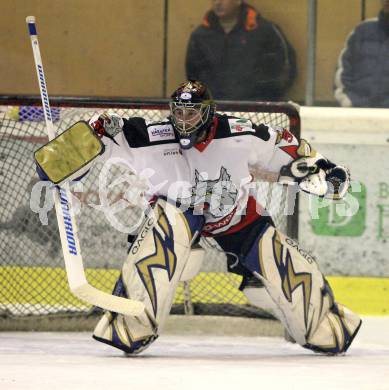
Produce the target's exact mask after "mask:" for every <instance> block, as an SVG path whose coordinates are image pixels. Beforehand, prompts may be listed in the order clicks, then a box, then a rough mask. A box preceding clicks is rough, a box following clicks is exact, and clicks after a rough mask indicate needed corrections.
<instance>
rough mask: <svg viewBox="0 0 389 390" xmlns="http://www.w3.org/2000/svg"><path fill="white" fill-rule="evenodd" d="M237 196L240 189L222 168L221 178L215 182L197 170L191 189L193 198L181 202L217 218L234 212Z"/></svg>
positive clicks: (183, 199)
mask: <svg viewBox="0 0 389 390" xmlns="http://www.w3.org/2000/svg"><path fill="white" fill-rule="evenodd" d="M237 195H238V189H237V188H236V186H235V184H234V183H233V182H232V181H231V175H230V174H229V173H228V172H227V169H226V168H224V167H223V166H222V167H221V168H220V174H219V177H218V178H217V179H213V180H212V179H211V180H207V174H206V173H199V172H198V171H197V170H195V184H194V186H193V187H192V188H191V197H190V198H182V199H181V200H180V201H181V203H182V204H185V205H187V206H188V207H192V208H194V209H196V210H201V211H202V212H204V213H209V214H210V215H211V216H212V217H214V218H215V217H222V216H224V215H226V214H228V213H230V212H231V211H232V209H233V208H234V205H235V204H236V198H237Z"/></svg>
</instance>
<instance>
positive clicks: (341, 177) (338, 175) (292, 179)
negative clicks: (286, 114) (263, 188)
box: [278, 140, 350, 200]
mask: <svg viewBox="0 0 389 390" xmlns="http://www.w3.org/2000/svg"><path fill="white" fill-rule="evenodd" d="M297 155H298V156H299V157H298V158H297V159H295V160H293V161H292V162H291V163H290V164H288V165H285V166H284V167H282V168H281V171H280V176H279V179H278V182H279V183H281V184H293V183H298V184H299V186H300V188H301V189H302V190H303V191H305V192H308V193H310V194H314V195H317V196H320V197H325V198H328V199H333V200H339V199H342V198H343V197H344V196H345V194H346V193H347V190H348V188H349V186H350V173H349V171H348V169H347V168H345V167H342V166H340V165H335V164H333V163H332V162H330V161H329V160H327V159H326V158H325V157H324V156H322V155H321V154H320V153H318V152H316V150H314V149H313V148H311V146H310V145H309V143H308V142H307V141H305V140H301V143H300V146H299V148H298V149H297Z"/></svg>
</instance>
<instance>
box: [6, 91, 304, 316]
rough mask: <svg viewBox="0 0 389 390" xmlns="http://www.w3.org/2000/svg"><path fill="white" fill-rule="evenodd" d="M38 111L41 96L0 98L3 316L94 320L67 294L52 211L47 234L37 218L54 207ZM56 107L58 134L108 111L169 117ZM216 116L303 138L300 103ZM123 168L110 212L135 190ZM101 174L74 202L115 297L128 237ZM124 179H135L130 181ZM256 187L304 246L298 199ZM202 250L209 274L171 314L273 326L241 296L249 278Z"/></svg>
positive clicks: (231, 108) (135, 107) (93, 268)
mask: <svg viewBox="0 0 389 390" xmlns="http://www.w3.org/2000/svg"><path fill="white" fill-rule="evenodd" d="M40 104H41V103H40V100H39V99H38V98H36V97H1V99H0V180H1V183H2V184H1V198H0V256H1V257H0V285H1V289H0V316H1V317H3V318H4V317H5V318H13V317H16V318H23V317H25V316H44V317H48V316H51V315H60V316H61V317H62V316H64V315H65V316H67V315H71V316H75V315H77V314H78V315H86V314H90V313H92V312H93V311H94V308H93V307H91V306H88V305H87V304H85V303H83V302H81V301H79V300H78V299H77V298H75V297H74V296H73V295H72V294H71V292H70V290H69V288H68V285H67V278H66V273H65V270H64V265H63V258H62V249H61V243H60V239H59V233H58V227H57V221H56V218H55V214H54V213H55V210H54V207H53V205H52V204H51V206H52V207H51V209H50V210H49V211H48V213H47V221H45V220H44V219H43V221H44V222H45V223H47V224H46V225H44V224H42V223H41V221H40V218H39V214H38V213H36V211H39V209H40V208H42V207H43V206H44V205H46V206H50V204H49V203H47V202H50V201H51V199H52V196H51V195H50V196H49V197H47V196H46V194H45V191H43V192H42V193H40V191H39V180H38V178H37V174H36V172H35V164H34V161H33V151H35V150H36V149H38V147H40V146H41V145H42V144H44V143H46V142H47V135H46V128H45V122H44V117H43V110H42V107H41V105H40ZM51 105H52V116H53V121H54V125H55V128H56V129H59V130H60V131H63V130H65V129H66V128H68V127H69V126H70V125H72V124H73V123H74V122H76V121H79V120H81V119H83V120H89V119H90V118H91V117H92V116H93V115H95V114H96V113H103V112H106V111H108V110H109V111H113V112H115V113H117V114H119V115H122V116H125V117H130V116H141V117H144V118H146V119H147V120H149V121H159V120H160V119H163V118H165V117H166V116H167V115H168V114H169V111H168V101H167V100H166V99H162V100H147V99H144V100H127V99H89V98H52V99H51ZM217 109H218V112H221V113H223V112H224V113H228V114H230V115H234V116H238V117H244V118H247V119H250V120H252V121H253V122H254V123H257V124H258V123H268V124H270V125H272V126H279V127H285V128H286V129H288V130H290V131H291V132H292V133H293V134H294V135H295V136H297V137H299V135H300V117H299V114H298V111H297V109H296V107H295V106H294V105H292V104H288V103H275V102H255V103H254V102H253V103H247V102H219V103H218V105H217ZM114 168H115V167H114ZM115 169H116V171H115ZM115 169H113V171H112V180H111V182H110V185H109V188H110V193H109V196H108V198H109V199H110V201H111V202H112V204H114V203H115V202H117V201H118V200H119V199H121V198H123V194H125V193H126V191H127V190H128V188H126V185H127V187H128V186H129V184H128V183H127V184H126V182H125V180H124V181H123V180H122V179H120V177H123V172H121V169H119V168H118V167H116V168H115ZM99 171H100V169H99V166H98V165H97V166H95V167H93V168H92V170H91V172H90V173H89V174H88V175H87V176H86V177H85V178H84V179H83V180H82V184H78V185H76V186H75V187H74V190H73V194H74V196H76V197H77V198H78V200H79V202H78V204H79V207H80V213H79V214H78V215H77V222H78V227H79V237H80V240H81V249H82V253H83V259H84V266H85V268H86V274H87V278H88V281H89V283H90V284H92V285H93V286H95V287H97V288H98V289H101V290H104V291H107V292H111V291H112V289H113V286H114V284H115V281H116V279H117V277H118V276H119V270H120V268H121V265H122V264H123V262H124V260H125V258H126V253H127V249H128V248H127V239H126V236H127V235H126V234H125V233H122V232H119V231H117V230H115V229H114V228H113V227H112V226H111V224H110V223H109V222H108V221H107V219H106V217H105V215H104V213H102V212H101V210H99V209H98V205H99V196H98V194H99V192H98V174H99ZM110 173H111V171H110ZM127 175H128V172H127ZM124 177H128V176H126V173H125V174H124ZM37 183H38V185H36V184H37ZM256 184H257V188H258V189H259V191H258V196H259V201H260V202H261V203H262V204H263V203H265V206H266V208H267V209H268V210H269V212H270V214H271V215H272V217H273V220H274V222H275V224H276V226H277V227H278V228H279V229H281V230H282V231H284V232H285V233H287V234H288V235H289V236H290V237H293V238H297V229H298V219H297V218H298V213H297V206H298V204H297V197H296V195H295V194H294V195H293V196H290V192H291V191H289V189H288V188H287V187H283V186H281V185H279V184H277V183H268V182H266V181H257V183H256ZM33 189H34V191H32V190H33ZM39 194H40V195H39ZM295 198H296V199H295ZM45 202H46V203H45ZM288 202H289V203H290V204H294V213H293V211H292V215H289V216H286V215H285V206H286V205H287V204H288ZM33 210H35V212H34V211H33ZM289 210H290V207H289ZM139 211H140V210H139V209H137V208H135V207H127V209H126V210H124V211H122V212H120V213H119V215H118V216H117V217H118V218H119V219H120V221H119V222H120V223H122V224H129V225H130V224H131V223H133V221H134V220H136V218H137V217H139V215H140V214H139ZM289 212H290V211H289ZM202 243H203V244H204V246H206V247H207V250H206V258H205V260H204V262H203V266H202V269H201V272H200V273H199V274H198V275H197V277H196V278H194V279H193V280H192V281H190V282H185V283H181V284H180V286H179V288H178V290H177V293H176V297H175V300H174V304H173V307H172V313H175V314H184V313H187V314H201V315H207V314H211V315H224V316H226V315H227V316H228V315H230V316H246V317H258V316H259V317H263V316H265V317H266V316H267V314H266V313H264V312H263V311H261V310H260V309H258V308H256V307H254V306H251V305H250V304H249V303H248V301H247V299H246V297H245V296H244V294H243V293H242V292H241V291H239V285H240V283H241V279H242V277H241V276H239V275H235V274H232V273H228V272H227V265H226V264H227V261H226V257H225V255H224V254H223V253H221V252H220V251H219V250H218V249H217V247H216V244H215V242H214V241H212V240H207V241H203V242H202ZM34 318H35V317H34Z"/></svg>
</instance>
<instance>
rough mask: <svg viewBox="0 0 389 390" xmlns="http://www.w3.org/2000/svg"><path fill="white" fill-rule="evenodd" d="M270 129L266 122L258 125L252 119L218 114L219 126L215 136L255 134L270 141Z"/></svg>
mask: <svg viewBox="0 0 389 390" xmlns="http://www.w3.org/2000/svg"><path fill="white" fill-rule="evenodd" d="M268 129H269V127H268V126H266V125H264V124H260V125H256V124H254V123H253V122H252V121H251V120H250V119H246V118H237V117H234V116H228V115H218V128H217V132H216V136H215V138H227V137H236V136H243V135H253V136H256V137H258V138H261V139H262V140H264V141H268V140H269V139H270V133H269V131H268Z"/></svg>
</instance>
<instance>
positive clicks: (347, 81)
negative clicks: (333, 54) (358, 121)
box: [335, 11, 389, 108]
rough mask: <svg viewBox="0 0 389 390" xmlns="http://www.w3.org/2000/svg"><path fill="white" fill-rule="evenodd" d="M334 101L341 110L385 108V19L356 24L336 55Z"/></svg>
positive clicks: (388, 64)
mask: <svg viewBox="0 0 389 390" xmlns="http://www.w3.org/2000/svg"><path fill="white" fill-rule="evenodd" d="M335 98H336V99H337V101H338V102H339V104H340V105H341V106H344V107H350V106H353V107H387V108H388V107H389V20H388V19H385V18H384V16H383V12H382V11H381V12H380V14H379V16H378V19H377V18H374V19H369V20H366V21H364V22H362V23H360V24H359V25H358V26H357V27H356V28H355V29H354V30H353V31H352V32H351V34H350V35H349V37H348V39H347V41H346V46H345V48H344V49H343V51H342V52H341V53H340V56H339V61H338V69H337V71H336V74H335Z"/></svg>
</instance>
